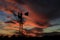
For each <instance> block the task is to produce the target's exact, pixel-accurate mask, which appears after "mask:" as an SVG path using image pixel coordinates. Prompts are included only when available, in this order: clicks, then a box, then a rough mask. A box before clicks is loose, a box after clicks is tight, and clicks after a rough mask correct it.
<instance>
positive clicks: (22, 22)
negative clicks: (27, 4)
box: [10, 10, 28, 36]
mask: <svg viewBox="0 0 60 40" xmlns="http://www.w3.org/2000/svg"><path fill="white" fill-rule="evenodd" d="M10 11H11V12H12V13H13V15H14V17H16V16H17V17H18V19H16V20H17V22H18V23H19V32H18V34H19V35H20V36H22V35H23V33H22V32H23V24H24V18H23V17H22V15H25V16H28V12H26V13H24V14H23V13H22V12H21V13H19V12H18V15H16V13H15V11H13V10H10Z"/></svg>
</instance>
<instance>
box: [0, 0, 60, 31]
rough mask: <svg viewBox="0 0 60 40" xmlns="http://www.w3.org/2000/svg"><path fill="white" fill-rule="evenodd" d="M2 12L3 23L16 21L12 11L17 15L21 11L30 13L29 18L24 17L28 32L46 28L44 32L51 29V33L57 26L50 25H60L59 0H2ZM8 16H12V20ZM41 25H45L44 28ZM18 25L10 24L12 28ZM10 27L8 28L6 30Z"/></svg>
mask: <svg viewBox="0 0 60 40" xmlns="http://www.w3.org/2000/svg"><path fill="white" fill-rule="evenodd" d="M0 10H2V11H0V21H3V22H5V21H10V20H12V19H14V20H15V17H14V16H13V14H12V13H11V12H10V10H14V11H15V12H16V13H17V12H21V11H22V12H23V13H25V12H29V16H24V15H23V16H24V17H25V18H26V19H27V20H26V22H25V23H24V28H25V29H27V30H31V29H33V28H35V27H36V28H44V32H45V31H47V30H48V29H50V30H49V31H51V28H52V27H53V28H52V29H54V30H55V28H56V27H57V26H49V25H50V24H52V25H55V24H60V23H59V22H60V1H59V0H15V1H14V0H9V1H8V0H5V1H4V0H0ZM7 16H10V17H11V18H7ZM14 22H16V21H14ZM41 24H44V26H42V25H41ZM17 25H18V23H16V24H10V26H15V27H16V26H17ZM10 26H9V27H10ZM59 26H60V25H58V27H57V29H59V28H60V27H59ZM9 27H6V29H7V28H9ZM50 27H51V28H50ZM29 28H30V29H29ZM45 28H46V29H45ZM11 29H12V28H11ZM13 29H15V28H13ZM54 30H53V31H54ZM47 32H48V31H47Z"/></svg>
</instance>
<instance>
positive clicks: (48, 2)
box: [17, 0, 60, 18]
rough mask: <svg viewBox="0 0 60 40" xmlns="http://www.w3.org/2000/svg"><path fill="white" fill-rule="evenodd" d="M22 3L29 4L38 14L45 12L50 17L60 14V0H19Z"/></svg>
mask: <svg viewBox="0 0 60 40" xmlns="http://www.w3.org/2000/svg"><path fill="white" fill-rule="evenodd" d="M17 2H18V3H21V4H28V5H29V6H30V8H31V9H32V10H33V11H35V12H37V13H38V14H40V13H44V14H46V15H48V16H49V18H54V17H57V16H58V17H59V16H60V0H19V1H17Z"/></svg>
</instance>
